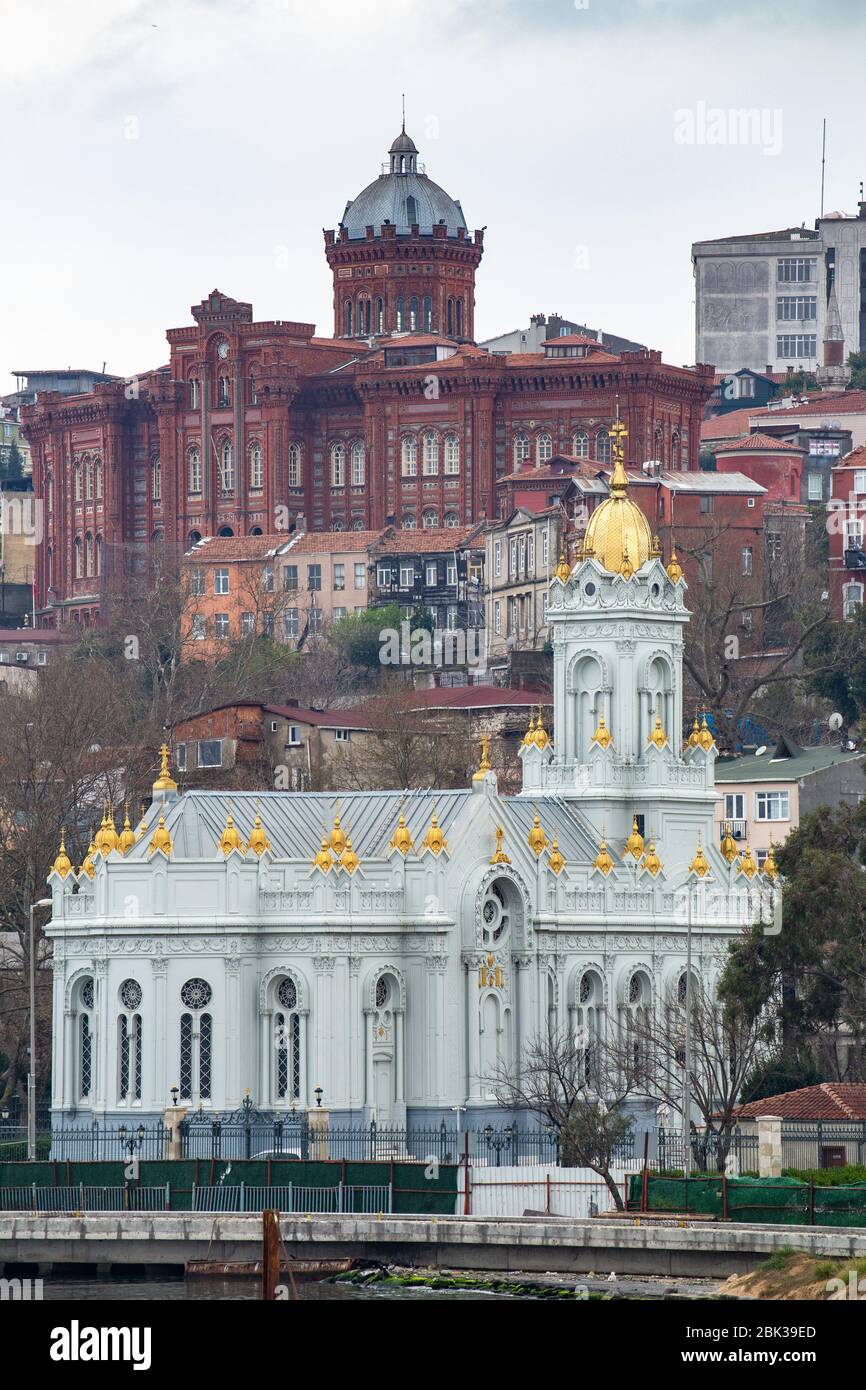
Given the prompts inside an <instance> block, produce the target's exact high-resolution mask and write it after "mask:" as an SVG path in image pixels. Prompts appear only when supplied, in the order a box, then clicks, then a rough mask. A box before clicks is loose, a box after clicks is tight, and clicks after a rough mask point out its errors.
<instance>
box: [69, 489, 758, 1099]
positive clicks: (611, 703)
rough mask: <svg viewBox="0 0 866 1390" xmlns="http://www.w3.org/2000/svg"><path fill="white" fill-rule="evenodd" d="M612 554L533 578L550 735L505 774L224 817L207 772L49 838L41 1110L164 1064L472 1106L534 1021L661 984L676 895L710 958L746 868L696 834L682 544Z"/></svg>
mask: <svg viewBox="0 0 866 1390" xmlns="http://www.w3.org/2000/svg"><path fill="white" fill-rule="evenodd" d="M628 505H630V504H628ZM626 558H627V554H626ZM637 558H638V560H640V558H641V557H640V556H638V557H637ZM629 569H630V566H629V565H628V564H625V565H624V570H625V572H624V573H613V572H611V570H609V569H605V568H603V567H602V565H601V563H600V562H599V561H597V560H596V559H594V558H592V556H591V555H590V557H589V558H585V559H583V560H581V561H579V562H578V564H577V565H576V566H575V568H574V570H573V572H572V573H571V574H570V575H569V574H568V569H567V567H564V568H561V573H560V575H559V576H558V577H556V578H554V580H553V581H552V583H551V594H550V610H549V611H550V622H551V626H552V630H553V640H554V652H555V657H554V665H555V729H556V740H555V743H551V742H550V741H549V740H547V741H546V742H545V740H546V739H547V736H546V734H545V733H544V732H543V731H538V730H535V731H534V732H533V736H532V741H527V742H525V743H524V746H523V748H522V749H521V756H522V759H523V779H524V782H523V791H522V793H521V794H520V795H518V796H516V797H502V796H500V795H499V793H498V791H497V786H496V780H495V777H494V775H493V774H492V773H489V772H485V771H484V770H483V765H482V770H480V771H479V773H478V774H476V776H475V778H474V780H473V782H472V785H471V787H469V788H467V789H466V790H465V791H443V792H432V791H423V792H420V791H406V792H405V793H404V792H398V791H395V792H371V793H366V794H352V793H348V794H345V795H343V796H333V795H325V794H315V793H307V794H304V793H297V794H296V793H286V792H273V793H265V794H262V795H260V796H257V795H253V794H248V793H239V794H235V795H233V796H232V798H231V813H232V815H233V817H234V822H235V824H236V828H237V831H238V832H239V835H236V834H235V832H234V827H233V826H231V825H229V827H228V831H227V829H226V825H227V814H228V811H229V807H228V805H227V800H226V797H225V796H224V795H223V794H217V793H212V792H198V791H190V792H187V793H185V794H184V795H182V796H178V795H177V793H176V791H175V790H174V789H173V786H172V785H170V784H169V785H160V783H157V784H156V788H155V792H154V801H153V804H152V806H151V808H150V810H149V812H148V814H147V817H146V824H145V825H144V828H143V831H142V833H141V834H140V835H139V838H138V839H137V841H136V842H135V844H134V845H132V846H131V847H129V848H127V850H126V852H125V853H124V854H121V853H120V852H119V851H118V850H109V852H108V853H107V854H106V853H99V852H97V853H95V854H94V856H93V874H92V877H91V875H90V873H89V872H87V871H86V870H84V871H81V872H79V873H77V874H76V873H75V872H74V871H72V870H67V871H65V872H64V868H65V866H64V864H63V863H62V862H59V867H55V869H54V870H53V871H52V873H51V874H50V875H49V883H50V885H51V888H52V892H53V899H54V907H53V918H52V921H51V923H50V925H49V927H48V935H49V936H50V937H51V939H52V942H53V948H54V1070H53V1076H54V1081H53V1086H54V1093H53V1105H54V1108H55V1112H56V1113H57V1114H58V1115H60V1114H63V1115H65V1116H69V1115H71V1114H73V1113H74V1114H77V1115H78V1116H82V1115H89V1114H91V1113H93V1114H94V1115H98V1116H100V1117H103V1116H104V1117H107V1118H109V1119H111V1118H116V1119H117V1120H118V1122H119V1120H120V1118H121V1117H123V1118H124V1119H125V1120H127V1121H128V1118H129V1116H130V1115H131V1114H132V1115H134V1116H135V1117H139V1116H140V1117H142V1118H143V1117H147V1116H154V1115H157V1114H160V1113H161V1112H162V1111H163V1109H164V1108H165V1106H166V1105H167V1104H169V1103H170V1100H171V1089H172V1088H173V1087H177V1088H178V1090H179V1093H180V1101H181V1103H189V1104H190V1105H191V1106H193V1107H198V1106H199V1105H201V1106H202V1107H204V1108H205V1109H206V1110H207V1109H212V1110H213V1111H214V1112H217V1113H219V1112H225V1111H229V1110H233V1109H235V1108H236V1107H237V1106H238V1105H239V1104H240V1103H241V1101H242V1098H243V1096H244V1094H245V1092H247V1090H249V1092H250V1094H251V1096H252V1097H253V1099H254V1101H255V1103H256V1105H257V1106H258V1107H259V1108H260V1109H262V1110H272V1111H281V1110H288V1109H290V1108H291V1107H292V1106H295V1107H298V1108H302V1107H306V1106H310V1105H312V1104H314V1090H315V1088H316V1087H321V1088H322V1091H323V1102H324V1105H325V1106H326V1107H328V1108H329V1109H330V1111H331V1115H332V1118H333V1119H348V1118H349V1117H350V1116H351V1117H352V1118H354V1119H358V1120H361V1119H369V1118H371V1117H376V1118H377V1120H378V1121H380V1122H382V1123H398V1124H399V1123H403V1122H404V1121H406V1120H408V1122H409V1123H410V1124H429V1123H430V1122H431V1121H433V1120H437V1121H438V1119H439V1117H441V1116H445V1117H446V1118H448V1119H449V1120H451V1119H452V1118H453V1116H452V1111H453V1110H454V1108H455V1107H466V1109H467V1115H466V1117H465V1120H464V1123H468V1124H472V1123H473V1122H474V1123H480V1122H485V1121H486V1120H487V1119H488V1118H489V1116H490V1114H491V1107H492V1106H493V1103H494V1102H493V1098H492V1095H491V1093H490V1088H489V1084H488V1082H487V1080H486V1078H488V1077H489V1075H490V1073H491V1071H492V1070H493V1067H494V1065H495V1063H496V1061H497V1059H498V1058H501V1057H508V1058H512V1059H515V1058H517V1057H518V1056H519V1053H520V1049H521V1045H522V1043H523V1041H524V1040H525V1039H526V1038H527V1037H529V1036H531V1035H533V1034H536V1033H538V1032H539V1031H540V1030H543V1029H546V1028H547V1026H548V1024H549V1023H550V1022H551V1021H555V1022H556V1024H557V1025H558V1026H566V1025H567V1026H570V1027H573V1028H575V1029H576V1028H578V1027H579V1026H581V1025H582V1026H585V1027H586V1028H587V1029H588V1030H589V1032H590V1034H592V1033H597V1032H600V1031H603V1030H605V1029H614V1028H622V1027H624V1026H626V1025H627V1019H628V1013H629V1010H633V1009H636V1008H645V1007H653V1006H654V1005H656V1006H658V1005H659V1004H660V1001H661V1000H662V999H663V998H664V997H665V996H666V994H667V992H668V991H669V990H671V989H675V988H676V987H677V983H678V981H679V979H680V977H681V976H682V974H683V971H684V967H685V960H686V928H687V921H688V898H689V896H690V895H691V898H692V920H693V923H694V933H693V955H694V962H695V970H696V972H699V973H700V974H702V975H703V976H705V977H707V978H711V977H713V976H714V975H715V974H716V972H717V971H718V969H719V966H720V964H721V959H722V956H723V953H724V950H725V945H726V942H727V941H728V939H729V938H730V937H731V936H732V935H733V934H734V933H736V932H738V931H740V930H742V928H743V926H744V925H745V924H746V922H747V921H749V920H751V916H752V913H753V909H754V897H755V893H756V891H757V890H756V887H755V884H756V883H757V880H754V881H752V880H750V878H749V876H748V875H747V874H746V873H744V872H743V868H742V862H741V861H738V862H734V863H731V864H729V863H728V862H726V859H725V858H724V857H723V856H722V854H721V853H720V851H719V847H718V846H717V845H716V844H715V843H714V841H713V805H714V800H715V794H714V777H713V767H714V762H715V748H714V746H713V745H712V738H711V735H709V733H708V731H706V730H705V732H704V738H703V740H701V739H700V738H694V737H693V741H692V744H691V745H689V744H687V745H686V747H685V748H684V749H681V748H680V737H679V732H680V730H681V728H682V713H683V711H682V633H683V627H684V624H685V623H686V622H687V621H688V613H687V611H686V608H685V604H684V585H683V583H682V580H681V578H680V577H679V575H678V572H677V571H678V567H677V566H676V565H675V564H672V565H671V566H669V567H668V570H666V569H665V568H664V566H663V565H662V563H661V560H660V559H659V558H657V557H656V556H654V555H651V556H650V557H649V558H647V559H646V560H645V561H644V562H643V563H641V564H640V565H639V568H637V571H636V572H635V573H634V574H630V573H629V572H628V571H629ZM669 571H670V572H669ZM602 720H603V721H604V722H603V723H602ZM605 745H606V746H605ZM706 745H709V746H706ZM161 782H163V783H166V782H170V779H166V778H163V779H161ZM401 811H402V814H403V816H404V818H405V826H401V824H400V816H401ZM257 812H259V813H260V816H261V827H262V829H263V830H264V832H265V835H266V838H267V845H264V844H263V837H262V835H261V834H260V833H258V832H257V831H255V817H256V814H257ZM338 812H339V823H338V824H337V825H336V826H335V817H336V815H337V813H338ZM434 813H435V816H436V817H437V820H438V827H437V826H436V825H432V829H431V824H432V818H433V816H434ZM163 815H164V830H165V831H167V832H168V838H170V847H169V845H168V839H167V838H166V837H165V835H164V834H163V832H162V831H161V830H159V822H160V817H161V816H163ZM536 815H537V817H538V822H537V823H536V822H535V817H536ZM635 817H637V818H638V833H639V834H640V835H641V838H642V839H643V841H644V844H643V845H641V846H640V847H639V849H638V852H637V854H635V853H630V852H629V851H628V850H627V849H626V848H625V846H626V841H627V840H628V838H629V835H630V833H634V823H635ZM323 826H324V830H323ZM539 827H540V829H541V831H543V836H542V837H541V838H539V834H538V831H539ZM498 831H501V833H497V832H498ZM155 832H156V836H155ZM347 832H348V834H349V835H350V836H351V848H350V849H349V850H348V851H347V849H346V846H345V837H346V833H347ZM404 832H405V833H404ZM323 835H324V837H326V845H327V854H325V853H324V850H323V847H322V844H321V841H322V838H323ZM160 837H161V838H162V839H163V841H164V842H165V847H164V848H154V847H153V843H154V839H155V838H156V841H157V842H158V841H159V839H160ZM251 837H252V839H253V840H254V842H255V843H254V845H253V846H251V845H250V844H249V843H248V842H249V841H250V839H251ZM554 837H555V839H556V844H555V846H554V844H553V841H554ZM441 838H444V844H441V845H440V839H441ZM221 840H222V845H221ZM235 840H240V841H241V843H240V844H234V843H233V841H235ZM407 841H410V842H411V843H407ZM530 841H532V842H533V843H530ZM602 841H604V842H605V843H604V845H602ZM701 842H702V844H703V847H704V853H705V857H706V861H707V863H708V865H709V871H708V872H707V873H706V874H705V875H704V876H701V875H699V874H697V873H695V872H694V870H693V869H692V870H690V865H692V864H693V861H694V860H695V856H696V851H697V847H698V845H699V843H701ZM631 843H632V845H633V847H634V846H635V845H636V842H635V841H634V840H633V841H632V842H631ZM257 851H260V852H257ZM606 854H609V855H610V858H611V860H612V866H611V865H610V864H609V861H608V860H607V859H606V858H605V855H606ZM317 856H318V861H319V862H318V863H317V862H314V861H315V860H316V857H317ZM355 856H357V860H358V861H359V862H358V864H357V867H354V857H355ZM561 860H564V863H561ZM328 861H330V867H327V868H325V867H324V865H325V864H326V863H327V862H328ZM340 861H342V862H340ZM89 867H90V866H89V865H88V868H89ZM350 870H353V871H350ZM557 870H558V871H557Z"/></svg>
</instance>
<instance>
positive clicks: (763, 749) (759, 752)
mask: <svg viewBox="0 0 866 1390" xmlns="http://www.w3.org/2000/svg"><path fill="white" fill-rule="evenodd" d="M766 751H767V745H766V743H762V744H761V746H760V748H756V749H755V757H756V758H763V756H764V754H765V753H766Z"/></svg>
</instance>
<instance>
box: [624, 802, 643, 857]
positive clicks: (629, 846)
mask: <svg viewBox="0 0 866 1390" xmlns="http://www.w3.org/2000/svg"><path fill="white" fill-rule="evenodd" d="M627 854H630V855H632V856H633V857H634V858H635V859H640V857H641V855H642V854H643V835H641V833H640V830H639V829H638V824H637V812H635V817H634V820H633V821H632V823H631V834H630V835H629V837H628V839H627V840H626V842H625V847H624V849H623V852H622V857H623V859H625V857H626V855H627Z"/></svg>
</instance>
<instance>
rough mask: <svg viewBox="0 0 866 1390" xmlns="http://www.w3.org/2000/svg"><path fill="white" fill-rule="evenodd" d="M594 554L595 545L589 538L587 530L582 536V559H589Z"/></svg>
mask: <svg viewBox="0 0 866 1390" xmlns="http://www.w3.org/2000/svg"><path fill="white" fill-rule="evenodd" d="M594 554H595V547H594V546H593V543H592V540H591V539H590V536H589V532H586V533H585V534H584V537H583V547H582V555H583V559H584V560H591V559H592V557H593V555H594Z"/></svg>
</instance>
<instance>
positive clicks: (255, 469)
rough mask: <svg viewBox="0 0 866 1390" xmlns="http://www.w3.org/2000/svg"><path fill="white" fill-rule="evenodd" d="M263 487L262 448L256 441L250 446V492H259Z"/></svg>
mask: <svg viewBox="0 0 866 1390" xmlns="http://www.w3.org/2000/svg"><path fill="white" fill-rule="evenodd" d="M264 485H265V474H264V467H263V465H262V446H261V444H260V443H259V441H258V440H257V439H254V440H253V442H252V444H251V445H250V491H251V492H261V490H262V488H263V487H264Z"/></svg>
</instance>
